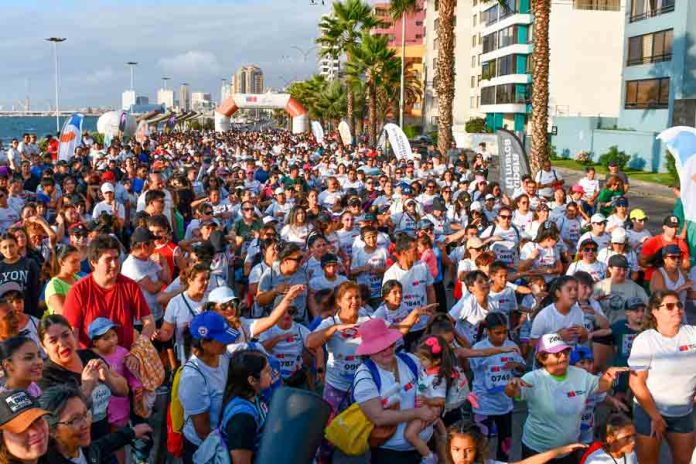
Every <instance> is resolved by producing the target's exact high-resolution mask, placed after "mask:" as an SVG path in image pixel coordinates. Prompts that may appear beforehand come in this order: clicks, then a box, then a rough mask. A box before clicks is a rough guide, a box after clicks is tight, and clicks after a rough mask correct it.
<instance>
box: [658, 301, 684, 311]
mask: <svg viewBox="0 0 696 464" xmlns="http://www.w3.org/2000/svg"><path fill="white" fill-rule="evenodd" d="M658 308H666V309H667V311H674V309H675V308H676V309H678V310H679V311H681V310H683V309H684V303H682V302H681V301H677V302H676V303H663V304H661V305H660V306H658Z"/></svg>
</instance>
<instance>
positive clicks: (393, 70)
mask: <svg viewBox="0 0 696 464" xmlns="http://www.w3.org/2000/svg"><path fill="white" fill-rule="evenodd" d="M401 77H402V74H401V59H399V58H395V59H394V60H392V61H390V62H389V64H388V66H387V67H386V68H385V71H384V73H383V74H382V76H381V78H380V81H379V84H378V86H377V115H378V120H382V121H383V120H385V119H386V116H387V114H388V113H390V112H391V114H392V115H393V116H394V118H397V117H398V116H397V115H398V114H399V109H400V108H399V97H400V94H401V88H402V86H401V85H400V82H401ZM403 81H404V85H403V89H404V106H409V105H413V104H414V103H416V102H417V101H418V100H419V99H420V98H421V96H422V92H423V89H422V83H421V81H420V78H419V76H418V73H417V72H416V71H415V70H414V69H413V63H409V64H408V65H407V66H406V69H405V70H404V73H403Z"/></svg>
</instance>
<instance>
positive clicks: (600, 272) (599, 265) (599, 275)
mask: <svg viewBox="0 0 696 464" xmlns="http://www.w3.org/2000/svg"><path fill="white" fill-rule="evenodd" d="M578 271H585V272H587V273H588V274H590V275H591V276H592V280H593V281H595V282H599V281H600V280H602V279H604V278H605V277H606V275H607V265H606V264H604V263H603V262H601V261H599V260H597V261H595V262H593V263H586V262H585V261H582V260H581V261H573V262H572V263H570V266H568V270H567V271H566V275H569V276H572V275H573V274H575V273H576V272H578Z"/></svg>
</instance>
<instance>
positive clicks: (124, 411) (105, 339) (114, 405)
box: [87, 317, 142, 463]
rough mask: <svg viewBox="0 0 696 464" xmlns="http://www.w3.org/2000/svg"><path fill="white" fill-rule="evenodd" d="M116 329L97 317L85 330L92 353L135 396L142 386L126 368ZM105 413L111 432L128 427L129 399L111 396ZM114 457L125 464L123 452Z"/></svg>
mask: <svg viewBox="0 0 696 464" xmlns="http://www.w3.org/2000/svg"><path fill="white" fill-rule="evenodd" d="M116 328H118V325H117V324H114V323H113V322H112V321H111V320H109V319H107V318H105V317H98V318H96V319H95V320H93V321H92V323H91V324H90V325H89V327H88V328H87V334H88V335H89V338H90V340H92V351H94V352H95V353H96V354H98V355H99V356H101V357H102V358H104V361H106V363H107V364H108V365H109V367H110V368H111V369H113V370H114V371H116V372H117V373H118V374H120V375H122V376H123V377H125V378H126V380H127V381H128V386H129V388H130V389H131V390H132V391H133V392H134V395H136V396H137V395H138V394H139V392H140V391H142V385H141V384H140V381H138V379H136V378H135V377H134V376H133V374H131V372H130V370H129V369H127V368H126V363H125V359H126V356H128V350H126V349H125V348H124V347H122V346H119V344H118V335H117V334H116V330H115V329H116ZM107 412H108V417H109V425H110V426H111V430H112V431H116V430H118V429H120V428H123V427H125V426H126V425H128V420H129V418H130V412H131V409H130V400H129V397H128V396H114V395H112V396H111V398H110V399H109V406H108V409H107ZM116 455H117V457H118V460H119V462H120V463H123V462H125V461H124V460H125V453H124V452H123V450H120V451H119V452H117V453H116Z"/></svg>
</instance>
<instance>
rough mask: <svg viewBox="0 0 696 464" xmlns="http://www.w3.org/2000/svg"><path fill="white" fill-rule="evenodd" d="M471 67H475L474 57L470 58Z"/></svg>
mask: <svg viewBox="0 0 696 464" xmlns="http://www.w3.org/2000/svg"><path fill="white" fill-rule="evenodd" d="M471 66H476V55H474V56H472V57H471Z"/></svg>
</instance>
